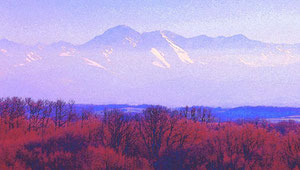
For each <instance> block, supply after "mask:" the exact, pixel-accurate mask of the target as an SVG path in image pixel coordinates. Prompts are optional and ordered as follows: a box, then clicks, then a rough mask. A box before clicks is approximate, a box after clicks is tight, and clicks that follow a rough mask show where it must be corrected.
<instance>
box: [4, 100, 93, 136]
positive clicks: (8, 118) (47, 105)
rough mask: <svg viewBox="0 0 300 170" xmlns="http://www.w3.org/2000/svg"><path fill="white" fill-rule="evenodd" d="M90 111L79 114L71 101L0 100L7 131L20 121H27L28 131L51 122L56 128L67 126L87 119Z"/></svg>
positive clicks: (44, 126)
mask: <svg viewBox="0 0 300 170" xmlns="http://www.w3.org/2000/svg"><path fill="white" fill-rule="evenodd" d="M91 113H92V111H91V109H81V110H80V112H79V111H78V109H76V107H75V102H74V101H73V100H71V101H69V102H65V101H63V100H57V101H49V100H36V101H35V100H33V99H32V98H25V99H23V98H18V97H12V98H9V97H8V98H0V116H1V118H3V119H2V120H4V123H5V124H8V125H9V129H13V128H15V127H18V126H19V125H20V121H22V120H24V119H26V120H28V121H29V123H28V130H29V131H31V130H38V129H44V128H46V127H47V126H48V124H49V122H50V121H52V122H53V123H54V125H55V127H56V128H59V127H62V126H68V125H69V124H70V123H71V122H74V121H77V120H80V119H81V120H82V122H83V121H84V120H87V119H88V116H89V115H91Z"/></svg>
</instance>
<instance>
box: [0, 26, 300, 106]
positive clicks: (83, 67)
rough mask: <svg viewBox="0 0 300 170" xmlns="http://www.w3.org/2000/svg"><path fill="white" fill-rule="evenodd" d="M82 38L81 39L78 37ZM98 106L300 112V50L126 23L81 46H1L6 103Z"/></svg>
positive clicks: (0, 84)
mask: <svg viewBox="0 0 300 170" xmlns="http://www.w3.org/2000/svg"><path fill="white" fill-rule="evenodd" d="M74 36H76V35H74ZM6 96H21V97H29V96H30V97H34V98H46V99H52V100H53V99H57V98H61V99H65V100H68V99H74V100H75V101H76V102H77V103H94V104H110V103H115V104H120V103H127V104H162V105H167V106H183V105H207V106H222V107H232V106H241V105H274V106H300V44H274V43H264V42H260V41H256V40H251V39H249V38H247V37H245V36H244V35H241V34H239V35H234V36H230V37H224V36H219V37H208V36H206V35H200V36H196V37H192V38H186V37H183V36H181V35H178V34H176V33H173V32H170V31H153V32H144V33H139V32H137V31H135V30H134V29H132V28H130V27H128V26H125V25H120V26H116V27H113V28H110V29H108V30H107V31H105V32H104V33H103V34H102V35H99V36H96V37H95V38H93V39H92V40H90V41H88V42H86V43H84V44H81V45H73V44H71V43H68V42H64V41H59V42H56V43H52V44H48V45H47V44H36V45H32V46H28V45H24V44H20V43H15V42H12V41H9V40H7V39H2V40H0V97H6Z"/></svg>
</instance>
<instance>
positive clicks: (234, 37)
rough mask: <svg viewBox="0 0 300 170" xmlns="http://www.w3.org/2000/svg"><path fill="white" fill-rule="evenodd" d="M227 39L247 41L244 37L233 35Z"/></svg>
mask: <svg viewBox="0 0 300 170" xmlns="http://www.w3.org/2000/svg"><path fill="white" fill-rule="evenodd" d="M228 38H232V39H239V40H249V38H247V37H246V36H245V35H243V34H237V35H233V36H231V37H228Z"/></svg>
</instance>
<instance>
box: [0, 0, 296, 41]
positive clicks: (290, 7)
mask: <svg viewBox="0 0 300 170" xmlns="http://www.w3.org/2000/svg"><path fill="white" fill-rule="evenodd" d="M0 24H1V25H0V38H7V39H9V40H12V41H16V42H22V43H26V44H35V43H37V42H42V43H52V42H55V41H59V40H64V41H68V42H71V43H75V44H81V43H84V42H86V41H88V40H90V39H92V38H93V37H95V36H96V35H99V34H102V33H103V32H104V31H105V30H107V29H108V28H110V27H114V26H116V25H121V24H123V25H128V26H130V27H132V28H134V29H135V30H137V31H139V32H144V31H153V30H169V31H173V32H175V33H178V34H181V35H183V36H186V37H191V36H196V35H202V34H206V35H208V36H219V35H224V36H230V35H234V34H244V35H246V36H247V37H249V38H251V39H256V40H261V41H264V42H274V43H300V1H299V0H289V1H287V0H251V1H249V0H0Z"/></svg>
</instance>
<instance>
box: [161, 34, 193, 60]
mask: <svg viewBox="0 0 300 170" xmlns="http://www.w3.org/2000/svg"><path fill="white" fill-rule="evenodd" d="M161 35H162V37H163V38H164V39H165V40H166V41H168V43H170V46H171V47H172V48H173V49H174V51H175V52H176V54H177V56H178V57H179V59H180V60H181V61H182V62H184V63H189V64H193V63H194V61H193V60H192V59H191V58H190V56H189V54H188V53H187V52H186V51H184V50H183V49H182V48H180V47H179V46H177V45H176V44H174V43H173V42H172V41H171V40H170V39H169V38H168V37H167V36H166V35H164V34H163V33H161Z"/></svg>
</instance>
